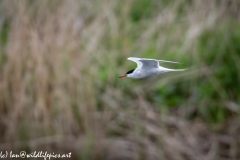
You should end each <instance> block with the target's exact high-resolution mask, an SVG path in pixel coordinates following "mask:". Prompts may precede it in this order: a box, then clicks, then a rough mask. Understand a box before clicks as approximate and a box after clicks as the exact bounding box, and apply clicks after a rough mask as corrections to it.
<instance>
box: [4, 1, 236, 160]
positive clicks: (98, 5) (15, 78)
mask: <svg viewBox="0 0 240 160" xmlns="http://www.w3.org/2000/svg"><path fill="white" fill-rule="evenodd" d="M204 2H206V3H208V4H206V3H203V2H202V1H201V2H199V1H197V0H194V1H192V4H191V5H190V6H188V8H187V7H186V9H189V16H187V17H185V18H183V19H182V21H185V22H186V23H185V22H184V23H182V25H179V26H178V27H179V28H178V29H176V30H173V33H172V35H174V36H175V37H174V38H172V39H168V38H167V36H168V33H169V32H166V31H167V28H169V27H173V25H175V24H176V23H178V22H176V19H177V18H176V17H177V14H176V12H174V11H175V10H178V8H180V7H181V6H182V5H183V1H181V2H180V1H179V2H172V3H173V4H172V5H169V6H168V7H166V8H164V9H162V10H161V11H159V13H157V14H156V16H155V17H154V18H153V21H151V22H152V24H151V25H149V23H150V22H148V21H147V20H146V22H143V26H144V25H146V27H145V28H144V27H143V28H144V29H142V28H141V29H139V30H140V31H142V32H141V33H139V32H137V33H138V34H139V36H138V38H137V39H136V41H134V42H133V41H131V40H129V39H128V38H126V37H127V36H128V35H129V34H131V32H132V25H134V24H132V23H128V22H129V20H127V19H128V18H127V17H128V14H129V12H130V9H131V7H132V6H133V1H123V2H117V1H109V0H103V1H101V2H100V1H95V0H92V1H84V0H82V1H75V0H70V1H46V0H41V1H40V0H39V1H26V0H22V1H11V0H9V1H2V4H1V5H3V6H2V9H3V10H4V14H3V15H2V16H3V17H4V18H6V21H7V22H8V23H9V24H10V26H9V30H8V32H9V35H8V40H7V42H6V45H3V46H2V49H1V52H2V53H0V54H3V55H4V56H5V57H6V61H5V62H4V64H3V67H2V68H1V69H0V93H1V96H0V111H1V112H0V117H1V121H0V142H1V143H0V149H1V150H15V151H19V150H28V151H29V152H31V151H35V150H48V151H55V152H63V153H66V152H69V151H71V152H72V153H73V155H74V156H73V159H75V158H76V159H77V158H79V159H108V160H128V159H129V160H136V159H139V160H140V159H141V160H142V159H146V160H159V159H169V160H213V159H216V160H221V159H222V160H223V159H240V154H239V153H240V150H239V144H240V142H239V140H240V139H239V138H240V136H239V132H240V125H239V124H240V123H239V117H238V116H236V117H233V118H231V119H229V121H227V122H226V124H222V125H221V126H219V128H217V129H216V130H213V129H212V128H209V126H208V125H206V123H204V122H203V121H202V120H201V119H197V120H194V121H188V120H186V119H185V116H186V114H187V113H188V111H186V108H183V109H181V108H180V109H176V110H174V111H173V112H172V113H171V114H170V115H165V114H161V113H160V112H159V110H157V109H155V108H154V107H153V105H152V104H151V103H150V102H149V101H148V100H147V94H148V92H150V91H151V88H154V87H155V86H156V85H159V83H157V82H155V81H156V79H152V80H149V81H148V82H147V81H144V82H140V83H136V87H134V88H133V89H132V88H129V85H130V83H131V82H126V81H117V75H118V74H121V73H122V72H124V71H125V69H126V68H129V66H127V63H125V62H124V64H123V62H122V60H125V58H126V57H128V56H130V55H132V54H133V53H138V52H139V53H138V55H139V56H142V55H144V53H143V51H144V50H146V48H147V46H148V45H149V44H148V42H150V41H151V40H152V37H154V36H156V37H157V38H156V39H157V40H156V46H157V48H158V49H160V48H162V47H163V46H165V45H169V44H171V46H172V48H173V49H174V48H176V46H177V45H178V44H177V43H178V42H177V40H179V39H183V44H182V48H183V50H188V49H189V48H190V47H191V45H194V43H196V39H197V37H198V35H200V34H201V33H202V32H203V31H204V30H208V29H213V28H214V27H215V26H216V25H217V24H218V21H219V20H220V19H221V16H222V15H223V14H224V13H226V12H227V13H229V11H231V13H230V14H234V15H236V16H237V15H238V14H237V13H238V12H239V11H238V9H239V8H238V7H237V6H238V5H234V4H235V3H236V4H238V1H237V0H235V1H234V0H232V1H229V3H230V4H231V5H225V4H224V3H225V1H219V4H216V3H218V2H217V1H207V0H206V1H204ZM221 5H222V8H221V11H222V12H220V13H219V12H218V10H216V11H214V9H216V8H217V9H219V8H218V7H221ZM116 10H117V11H116ZM212 12H216V14H212ZM238 18H239V17H238ZM125 21H126V22H125ZM145 23H146V24H145ZM186 25H187V26H186ZM185 27H186V28H185ZM183 28H185V29H183ZM161 29H163V31H162V32H161V33H160V34H161V35H160V34H157V35H156V33H158V32H159V30H161ZM182 31H183V32H182ZM109 39H110V40H109ZM169 41H171V42H169ZM175 41H176V42H175ZM161 55H163V56H166V57H169V56H168V55H164V54H163V53H161ZM186 55H187V54H179V55H178V56H176V59H179V57H181V56H186ZM190 56H191V57H192V58H193V59H194V60H195V61H197V60H198V58H199V57H198V55H197V54H196V53H193V54H192V55H190ZM106 64H107V65H106ZM119 66H120V67H119ZM103 69H104V70H105V72H104V73H103V72H102V71H101V70H103ZM207 70H208V68H205V70H204V68H203V69H202V74H210V73H206V72H205V71H207ZM194 71H196V69H195V70H194V68H193V70H192V71H189V72H186V73H183V74H179V75H177V76H170V78H163V81H162V82H161V84H163V85H164V84H166V83H168V84H169V85H170V84H172V83H175V82H176V81H179V79H181V80H182V79H183V78H184V77H185V76H186V75H187V76H201V74H199V75H197V74H196V72H194ZM153 82H154V83H153ZM134 83H135V82H134ZM149 86H150V87H149ZM131 90H132V91H131ZM126 94H129V95H131V96H128V97H126V96H125V95H126ZM130 98H131V99H130ZM189 101H190V98H189ZM186 103H188V102H186ZM225 126H227V128H224V127H225Z"/></svg>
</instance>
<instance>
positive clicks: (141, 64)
mask: <svg viewBox="0 0 240 160" xmlns="http://www.w3.org/2000/svg"><path fill="white" fill-rule="evenodd" d="M128 60H131V61H134V62H136V63H137V65H138V68H141V69H149V68H157V67H158V61H157V60H155V59H146V58H137V57H129V58H128Z"/></svg>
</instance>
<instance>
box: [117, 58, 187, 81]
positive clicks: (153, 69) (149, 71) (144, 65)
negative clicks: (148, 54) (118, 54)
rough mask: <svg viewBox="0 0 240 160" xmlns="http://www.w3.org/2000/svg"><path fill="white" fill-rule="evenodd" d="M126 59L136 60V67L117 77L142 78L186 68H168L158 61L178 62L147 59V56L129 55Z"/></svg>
mask: <svg viewBox="0 0 240 160" xmlns="http://www.w3.org/2000/svg"><path fill="white" fill-rule="evenodd" d="M128 60H130V61H133V62H136V63H137V68H135V69H132V70H130V71H128V72H127V73H126V74H124V75H122V76H120V77H119V78H125V77H129V78H134V79H142V78H148V77H152V76H156V75H159V74H161V73H165V72H171V71H185V70H187V69H169V68H164V67H162V66H160V65H159V62H160V63H161V62H168V63H178V62H172V61H165V60H157V59H147V58H137V57H129V58H128Z"/></svg>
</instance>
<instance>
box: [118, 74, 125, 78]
mask: <svg viewBox="0 0 240 160" xmlns="http://www.w3.org/2000/svg"><path fill="white" fill-rule="evenodd" d="M124 77H127V74H124V75H122V76H120V77H119V78H124Z"/></svg>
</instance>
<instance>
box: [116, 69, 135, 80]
mask: <svg viewBox="0 0 240 160" xmlns="http://www.w3.org/2000/svg"><path fill="white" fill-rule="evenodd" d="M134 70H135V69H132V70H130V71H128V72H127V73H126V74H124V75H122V76H120V77H119V78H125V77H132V76H133V71H134Z"/></svg>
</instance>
